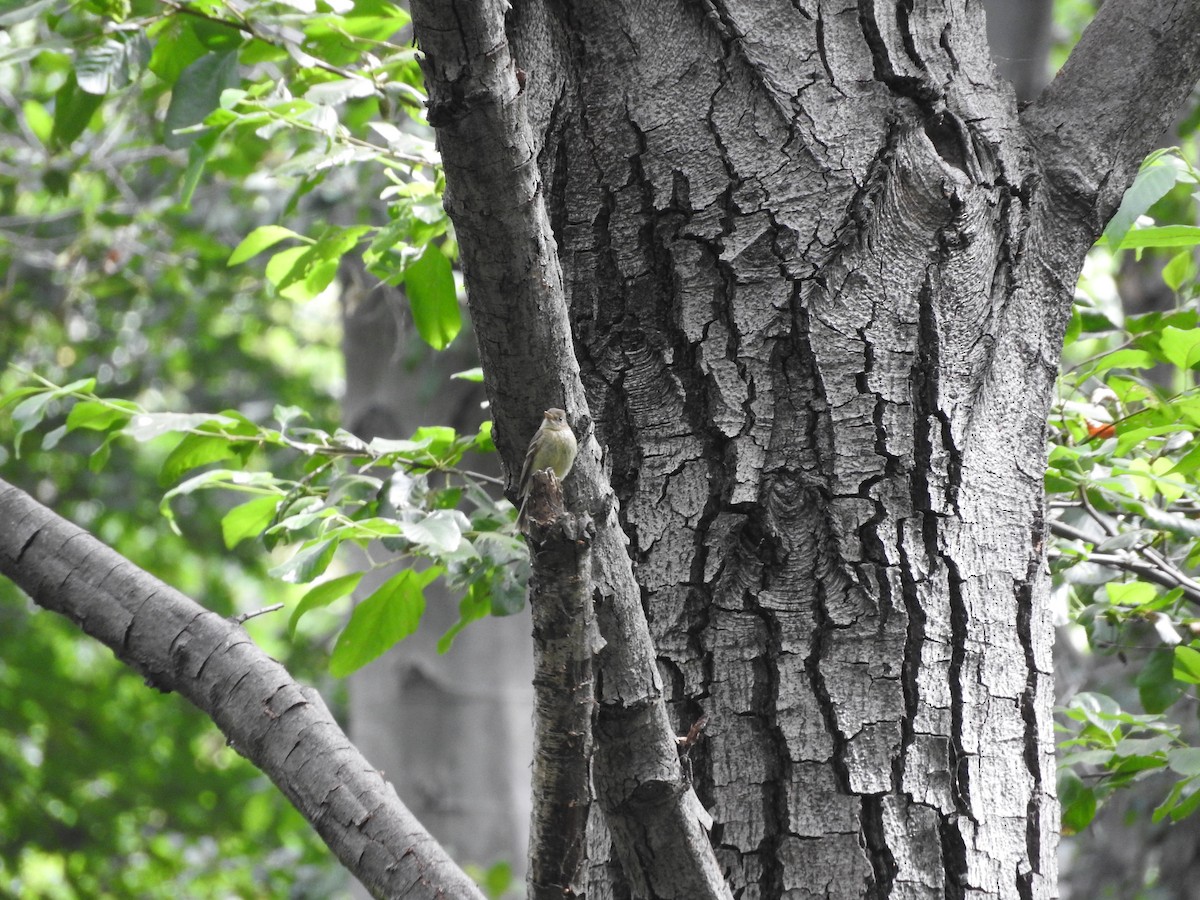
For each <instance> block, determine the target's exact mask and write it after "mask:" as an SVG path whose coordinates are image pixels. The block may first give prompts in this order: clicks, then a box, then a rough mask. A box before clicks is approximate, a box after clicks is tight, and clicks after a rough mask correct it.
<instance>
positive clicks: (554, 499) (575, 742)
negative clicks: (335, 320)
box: [527, 472, 596, 900]
mask: <svg viewBox="0 0 1200 900" xmlns="http://www.w3.org/2000/svg"><path fill="white" fill-rule="evenodd" d="M552 474H553V473H547V472H534V473H533V485H532V489H531V491H530V494H529V498H528V506H527V516H528V521H529V523H530V524H529V537H528V540H529V548H530V553H531V554H533V555H534V557H535V558H537V559H538V567H537V571H538V577H537V578H534V579H533V580H532V581H531V582H530V585H529V608H530V611H531V612H532V614H533V638H534V676H533V685H534V690H535V692H536V701H535V709H536V718H535V720H534V721H535V726H536V735H535V745H534V756H533V817H532V820H531V829H530V830H531V835H530V848H529V849H530V854H529V857H530V859H529V862H530V865H529V878H528V886H529V891H528V897H529V900H567V898H573V897H586V896H587V873H586V865H587V844H588V821H589V818H590V816H591V812H592V801H593V799H594V798H593V795H592V785H591V764H592V753H593V746H592V696H593V694H594V688H595V686H594V684H593V679H594V677H595V673H594V671H593V667H592V654H593V653H594V652H595V649H596V648H595V643H596V642H595V636H594V635H593V633H592V630H593V628H594V622H595V617H594V614H593V610H592V597H591V562H592V560H591V533H592V527H591V523H590V522H589V521H588V520H587V519H586V517H578V516H572V515H570V514H568V513H566V512H565V510H564V507H563V496H562V488H561V486H560V485H559V484H558V482H557V479H553V478H552Z"/></svg>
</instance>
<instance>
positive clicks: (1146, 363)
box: [1092, 348, 1158, 375]
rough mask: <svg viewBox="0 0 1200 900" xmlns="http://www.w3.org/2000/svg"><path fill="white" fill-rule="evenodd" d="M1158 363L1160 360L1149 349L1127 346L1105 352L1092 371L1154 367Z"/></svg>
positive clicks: (1097, 373) (1096, 372)
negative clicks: (1135, 348) (1136, 348)
mask: <svg viewBox="0 0 1200 900" xmlns="http://www.w3.org/2000/svg"><path fill="white" fill-rule="evenodd" d="M1156 365H1158V360H1156V359H1155V358H1154V354H1152V353H1150V352H1149V351H1147V350H1134V349H1133V348H1125V349H1124V350H1114V351H1113V352H1112V353H1108V354H1105V356H1104V357H1103V358H1101V359H1100V360H1099V361H1098V362H1097V363H1096V365H1095V366H1094V367H1093V368H1092V373H1093V374H1096V375H1099V374H1101V373H1102V372H1107V371H1109V370H1110V369H1152V368H1154V367H1155V366H1156Z"/></svg>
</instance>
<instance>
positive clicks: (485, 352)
mask: <svg viewBox="0 0 1200 900" xmlns="http://www.w3.org/2000/svg"><path fill="white" fill-rule="evenodd" d="M507 6H508V4H507V3H506V2H504V0H415V2H414V3H413V4H412V16H413V27H414V31H415V33H416V36H417V41H418V44H419V46H420V47H421V49H422V51H423V52H424V54H425V58H424V61H423V64H422V65H423V68H424V70H425V79H426V86H427V88H428V90H429V98H430V99H429V122H430V124H431V125H433V126H434V127H435V128H436V129H437V140H438V148H439V149H440V151H441V153H442V163H443V166H444V169H445V173H446V194H445V203H446V210H447V212H448V213H449V214H450V217H451V219H452V220H453V221H454V225H455V228H456V230H457V234H458V239H459V245H460V247H461V249H462V260H463V273H464V275H465V277H466V282H467V291H468V301H469V304H470V309H471V320H472V324H473V326H474V330H475V335H476V338H477V340H478V342H479V355H480V360H481V362H482V364H483V371H484V376H485V387H486V388H487V391H488V396H489V398H490V400H491V404H492V411H493V415H494V419H495V432H494V434H495V439H496V446H497V447H498V448H499V450H500V454H501V458H502V459H503V460H504V461H505V464H506V466H507V468H508V471H509V472H513V471H519V470H520V461H521V458H522V455H523V453H524V450H525V446H526V443H527V442H528V440H529V438H530V436H531V435H532V434H533V432H534V429H535V428H536V427H537V423H538V421H539V420H540V418H541V414H542V411H543V410H544V409H547V408H549V407H553V406H558V407H561V408H562V409H565V410H567V413H568V416H569V417H570V418H571V420H572V424H573V425H575V426H577V427H576V431H577V433H578V436H579V438H580V451H579V456H578V458H577V460H576V463H575V468H574V469H573V471H572V473H571V476H570V477H569V478H568V479H567V483H566V488H567V490H568V498H569V501H570V503H569V506H570V508H571V509H573V510H575V511H577V512H578V511H587V512H588V513H589V514H590V515H591V516H592V518H593V519H594V520H595V522H596V537H595V540H594V542H593V545H592V559H593V564H592V592H593V598H594V602H595V607H596V615H597V622H598V625H599V629H600V634H601V637H602V638H603V640H604V647H603V649H602V650H600V652H599V653H598V654H597V656H596V665H597V673H598V678H597V683H598V697H597V701H598V706H597V713H596V727H595V734H596V757H595V766H594V778H595V784H596V792H597V797H598V799H599V801H600V804H601V806H602V808H603V809H604V812H605V816H606V818H607V821H608V825H609V828H610V830H611V831H612V834H613V838H614V846H615V848H616V851H617V855H618V856H619V858H620V860H621V865H622V868H623V869H624V871H625V875H626V877H627V878H628V879H629V880H630V882H631V883H632V886H633V889H634V892H635V893H636V894H637V895H638V896H641V897H650V898H653V897H680V898H683V897H687V898H696V900H703V898H726V897H729V896H730V893H729V888H728V887H727V886H726V884H725V880H724V878H723V876H722V874H721V869H720V867H719V865H718V864H717V861H716V856H715V855H714V853H713V850H712V846H711V844H710V843H709V840H708V835H707V834H706V833H705V831H704V828H703V826H702V824H701V815H699V814H698V812H702V810H699V809H698V807H699V801H698V800H697V799H696V796H695V793H694V792H693V791H692V789H691V786H690V784H689V783H688V782H687V780H686V779H685V777H684V775H683V771H682V767H681V766H680V763H679V756H678V751H677V749H676V744H675V735H674V730H673V729H672V728H671V725H670V720H669V718H668V715H667V709H666V705H665V702H664V699H663V689H662V683H661V681H660V678H659V675H658V669H657V663H656V658H655V652H654V647H653V643H652V642H651V640H650V633H649V629H648V627H647V625H646V619H645V615H644V613H643V611H642V606H641V591H640V588H639V586H638V584H637V581H636V580H635V579H634V577H633V568H632V564H631V562H630V559H629V555H628V553H627V551H626V543H627V541H626V538H625V534H624V532H622V531H621V529H620V526H619V524H618V522H617V517H616V502H615V498H614V495H613V492H612V489H611V487H610V485H609V482H608V477H607V475H606V474H605V472H604V470H603V466H602V459H601V452H600V448H599V446H598V444H597V442H596V440H595V438H594V436H593V433H592V424H591V417H590V414H589V408H588V403H587V398H586V395H585V393H584V389H583V384H582V382H581V380H580V377H579V365H578V362H577V361H576V358H575V354H574V347H573V341H572V335H571V328H570V322H569V320H568V315H567V301H566V297H565V294H564V291H563V280H562V270H561V268H560V266H559V260H558V254H557V250H556V247H555V241H554V235H553V233H552V231H551V228H550V222H549V218H548V216H547V214H546V207H545V203H544V198H543V195H542V182H541V176H540V173H539V171H538V166H537V159H536V154H535V152H534V141H533V136H532V133H531V131H530V127H529V121H528V117H527V112H526V104H525V96H524V93H523V92H524V82H525V79H526V78H539V77H543V78H545V77H549V74H548V73H538V72H533V73H529V74H528V75H527V74H526V73H524V72H521V73H518V70H517V68H516V66H515V65H514V63H513V60H512V57H511V55H510V51H509V46H508V41H507V38H506V36H505V31H504V12H505V10H506V9H507ZM539 564H540V563H539V560H538V558H537V557H536V556H535V557H534V575H535V577H538V578H541V577H544V576H545V577H547V578H548V579H549V580H553V575H552V574H551V573H539V571H538V566H539Z"/></svg>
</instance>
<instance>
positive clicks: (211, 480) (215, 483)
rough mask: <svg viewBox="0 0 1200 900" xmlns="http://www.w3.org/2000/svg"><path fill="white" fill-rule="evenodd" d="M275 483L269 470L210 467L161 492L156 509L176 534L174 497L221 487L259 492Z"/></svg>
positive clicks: (177, 528)
mask: <svg viewBox="0 0 1200 900" xmlns="http://www.w3.org/2000/svg"><path fill="white" fill-rule="evenodd" d="M275 485H276V481H275V476H274V475H272V474H271V473H270V472H238V471H233V470H231V469H212V470H211V471H208V472H201V473H200V474H199V475H193V476H192V477H191V478H189V479H188V480H187V481H185V482H183V483H182V484H180V485H178V486H177V487H173V488H171V490H169V491H167V492H166V493H165V494H163V498H162V501H161V502H160V503H159V504H158V509H159V512H161V513H162V514H163V517H164V518H166V520H167V524H168V525H170V526H171V530H172V531H174V532H175V533H176V534H178V533H179V526H178V524H176V522H175V513H174V511H173V510H172V509H171V501H172V500H173V499H174V498H176V497H182V496H184V495H186V494H192V493H195V492H196V491H200V490H207V489H209V488H223V489H225V490H230V491H241V492H243V493H255V494H261V493H262V492H263V489H264V488H267V487H271V488H273V487H275ZM271 499H274V498H271Z"/></svg>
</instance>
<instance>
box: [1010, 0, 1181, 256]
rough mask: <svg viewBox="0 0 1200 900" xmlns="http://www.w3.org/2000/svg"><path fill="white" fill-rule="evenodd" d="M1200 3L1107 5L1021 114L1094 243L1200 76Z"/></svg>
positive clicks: (1162, 0)
mask: <svg viewBox="0 0 1200 900" xmlns="http://www.w3.org/2000/svg"><path fill="white" fill-rule="evenodd" d="M1198 35H1200V3H1197V2H1196V0H1108V2H1106V3H1104V4H1103V5H1102V6H1101V7H1100V10H1099V11H1098V12H1097V13H1096V18H1095V19H1094V20H1093V21H1092V23H1091V24H1090V25H1089V26H1088V28H1087V30H1086V31H1084V33H1083V37H1082V38H1081V39H1080V41H1079V44H1078V45H1077V46H1076V47H1075V50H1074V51H1073V52H1072V53H1071V55H1070V57H1069V58H1068V59H1067V62H1066V64H1065V65H1064V66H1063V68H1062V70H1061V71H1060V72H1059V73H1058V75H1057V77H1055V79H1054V81H1052V82H1051V83H1050V85H1049V87H1047V88H1046V90H1045V91H1044V92H1043V93H1042V95H1041V97H1039V98H1038V100H1037V101H1036V102H1035V103H1034V104H1033V106H1031V107H1030V108H1028V109H1027V110H1025V112H1024V113H1023V115H1022V120H1023V121H1024V123H1025V125H1026V127H1027V128H1028V129H1029V133H1030V137H1031V138H1032V140H1033V142H1034V144H1035V146H1036V147H1037V149H1038V152H1039V154H1040V155H1041V157H1042V164H1043V170H1044V171H1045V173H1046V176H1047V178H1048V179H1049V180H1050V181H1052V182H1055V184H1052V186H1051V187H1052V190H1053V191H1054V196H1055V198H1056V200H1062V201H1065V202H1066V203H1067V204H1068V205H1069V206H1071V207H1074V208H1075V209H1076V211H1082V212H1084V213H1085V216H1084V221H1085V222H1086V223H1087V227H1089V228H1090V229H1091V231H1092V235H1091V237H1092V239H1093V240H1094V239H1095V238H1096V237H1098V236H1099V234H1100V232H1101V230H1102V229H1103V227H1104V224H1105V223H1106V222H1107V221H1108V219H1109V217H1110V216H1111V215H1112V214H1113V212H1114V211H1115V210H1116V208H1117V206H1118V205H1119V204H1120V202H1121V195H1122V194H1123V193H1124V192H1125V189H1126V187H1128V185H1129V183H1130V181H1131V180H1132V178H1133V175H1134V173H1135V172H1136V171H1137V167H1138V165H1139V164H1140V163H1141V161H1142V159H1143V157H1145V155H1146V154H1147V153H1149V152H1150V150H1152V149H1153V148H1154V147H1155V146H1157V143H1158V141H1159V139H1160V138H1161V136H1162V135H1163V133H1164V132H1165V131H1166V130H1167V128H1168V126H1169V125H1170V124H1171V122H1172V121H1173V120H1174V117H1175V116H1176V115H1177V114H1178V111H1179V109H1180V107H1181V106H1182V104H1183V102H1184V101H1185V100H1186V99H1187V97H1188V95H1189V94H1190V93H1191V91H1192V89H1193V88H1194V87H1195V85H1196V81H1197V79H1198V78H1200V39H1198V37H1197V36H1198Z"/></svg>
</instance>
